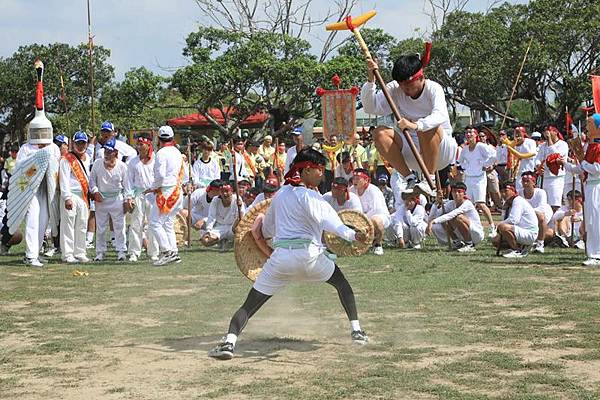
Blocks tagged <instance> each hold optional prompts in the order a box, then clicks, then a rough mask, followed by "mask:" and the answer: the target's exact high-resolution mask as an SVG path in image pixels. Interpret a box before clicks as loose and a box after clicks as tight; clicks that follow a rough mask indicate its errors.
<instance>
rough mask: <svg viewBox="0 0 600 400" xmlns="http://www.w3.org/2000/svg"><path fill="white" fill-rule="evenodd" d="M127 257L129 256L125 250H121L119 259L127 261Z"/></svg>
mask: <svg viewBox="0 0 600 400" xmlns="http://www.w3.org/2000/svg"><path fill="white" fill-rule="evenodd" d="M126 259H127V256H126V255H125V252H124V251H120V252H119V254H118V255H117V261H125V260H126Z"/></svg>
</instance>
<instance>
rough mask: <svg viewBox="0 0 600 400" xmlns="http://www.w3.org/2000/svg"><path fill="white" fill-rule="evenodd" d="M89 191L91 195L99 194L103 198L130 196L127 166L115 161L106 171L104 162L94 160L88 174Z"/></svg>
mask: <svg viewBox="0 0 600 400" xmlns="http://www.w3.org/2000/svg"><path fill="white" fill-rule="evenodd" d="M90 188H91V189H90V190H91V192H92V193H97V192H100V194H101V195H102V197H104V198H113V197H118V196H119V195H121V194H122V195H124V197H130V196H131V187H130V185H129V176H128V173H127V165H126V164H125V163H124V162H123V161H121V160H117V163H116V164H115V166H114V167H113V168H112V169H110V170H108V169H106V167H105V166H104V160H103V159H100V160H96V162H95V163H94V165H93V166H92V171H91V173H90Z"/></svg>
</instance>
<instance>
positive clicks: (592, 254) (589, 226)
mask: <svg viewBox="0 0 600 400" xmlns="http://www.w3.org/2000/svg"><path fill="white" fill-rule="evenodd" d="M584 191H585V232H586V242H585V248H586V251H587V256H588V257H589V258H600V223H599V221H600V182H587V183H586V184H585V186H584Z"/></svg>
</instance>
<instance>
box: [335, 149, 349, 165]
mask: <svg viewBox="0 0 600 400" xmlns="http://www.w3.org/2000/svg"><path fill="white" fill-rule="evenodd" d="M335 159H336V160H337V162H339V163H341V162H344V161H346V160H348V161H350V152H349V151H342V152H341V153H338V154H337V156H335Z"/></svg>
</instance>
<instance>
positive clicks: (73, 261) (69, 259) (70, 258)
mask: <svg viewBox="0 0 600 400" xmlns="http://www.w3.org/2000/svg"><path fill="white" fill-rule="evenodd" d="M63 261H64V262H66V263H67V264H77V263H78V262H79V261H78V260H77V259H76V258H75V257H73V256H68V257H66V258H65V259H64V260H63Z"/></svg>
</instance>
